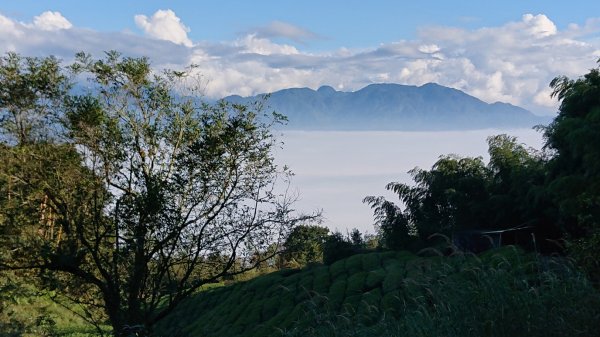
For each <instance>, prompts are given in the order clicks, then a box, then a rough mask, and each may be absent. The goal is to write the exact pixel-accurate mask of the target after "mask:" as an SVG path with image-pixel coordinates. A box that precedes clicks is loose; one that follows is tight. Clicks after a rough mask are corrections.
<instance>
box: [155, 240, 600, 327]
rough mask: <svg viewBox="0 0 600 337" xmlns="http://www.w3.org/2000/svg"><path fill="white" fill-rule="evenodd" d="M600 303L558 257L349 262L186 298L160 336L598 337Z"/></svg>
mask: <svg viewBox="0 0 600 337" xmlns="http://www.w3.org/2000/svg"><path fill="white" fill-rule="evenodd" d="M598 315H600V296H599V294H598V292H597V291H596V290H594V289H593V288H592V287H591V286H590V285H589V283H588V282H587V281H586V280H585V279H584V278H582V277H581V276H580V274H578V273H575V272H573V271H572V270H571V269H570V268H568V267H567V266H566V265H565V264H563V263H562V262H560V261H558V260H551V259H544V260H538V259H537V258H535V257H534V256H533V255H524V254H522V253H520V252H517V251H516V250H514V249H512V248H510V247H508V248H504V249H503V250H497V251H491V252H488V253H486V254H485V255H483V256H481V257H480V258H478V257H474V256H456V257H417V256H414V255H412V254H410V253H407V252H385V253H370V254H361V255H355V256H352V257H350V258H348V259H345V260H341V261H338V262H336V263H334V264H332V265H331V266H313V267H310V268H307V269H304V270H284V271H280V272H276V273H273V274H269V275H265V276H262V277H258V278H256V279H254V280H251V281H248V282H245V283H239V284H235V285H232V286H227V287H222V288H216V289H212V290H209V291H205V292H203V293H200V294H198V295H197V296H195V297H193V298H192V299H190V300H188V301H187V302H185V303H184V304H182V306H181V307H180V308H179V309H178V310H177V311H176V312H175V313H174V314H173V315H172V316H171V317H169V318H168V319H167V320H166V321H164V322H162V324H161V325H160V326H159V329H158V332H159V333H160V334H161V335H164V336H396V335H402V336H511V337H513V336H524V335H527V336H544V337H549V336H567V335H569V336H575V335H580V336H598V335H599V332H598V330H597V329H596V322H597V318H598Z"/></svg>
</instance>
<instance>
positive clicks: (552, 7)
mask: <svg viewBox="0 0 600 337" xmlns="http://www.w3.org/2000/svg"><path fill="white" fill-rule="evenodd" d="M167 8H168V9H171V10H173V11H174V12H175V13H176V14H177V16H178V17H179V18H180V19H181V20H182V21H183V22H184V23H185V25H186V26H188V27H189V28H190V32H189V34H188V36H189V37H190V38H191V39H192V40H211V41H225V40H232V39H234V38H236V37H238V36H239V35H240V34H243V33H245V32H248V31H251V30H252V29H253V28H255V27H260V26H264V25H267V24H269V23H270V22H273V21H282V22H287V23H290V24H293V25H296V26H298V27H302V28H304V29H306V30H309V31H312V32H314V33H315V34H316V35H317V36H318V37H319V38H317V39H315V40H311V41H306V42H305V45H304V47H305V49H307V50H326V49H331V48H339V47H346V48H368V47H373V46H376V45H378V44H380V43H388V42H393V41H397V40H400V39H413V38H415V36H416V34H417V31H418V29H419V28H421V27H427V26H432V25H441V26H453V27H464V28H471V29H473V28H480V27H488V26H498V25H501V24H503V23H506V22H508V21H513V20H516V19H518V18H520V17H521V16H522V15H523V14H525V13H532V14H540V13H542V14H545V15H546V16H548V17H550V18H551V19H552V21H553V22H554V23H555V24H556V26H557V27H558V28H559V29H564V28H566V27H567V26H568V25H569V24H571V23H582V22H583V21H584V20H586V19H588V18H591V17H593V16H594V15H596V16H600V2H599V1H578V2H577V3H576V5H574V4H573V3H571V2H567V1H494V2H492V1H480V0H475V1H474V0H468V1H447V0H437V1H392V0H387V1H381V0H371V1H362V0H359V1H357V0H345V1H341V0H334V1H322V0H320V1H315V0H304V1H287V2H286V1H281V0H279V1H274V0H262V1H247V0H237V1H181V0H180V1H156V0H145V1H122V0H121V1H114V0H105V1H96V2H91V1H80V0H61V1H56V0H53V1H50V0H18V1H6V2H3V3H2V4H0V13H3V14H4V15H7V16H9V17H12V18H14V19H17V20H19V21H30V20H31V18H33V17H34V16H36V15H39V14H40V13H42V12H44V11H58V12H60V13H61V14H62V15H63V16H65V17H66V18H67V19H68V20H69V21H70V22H71V23H73V25H75V26H78V27H86V28H91V29H94V30H99V31H120V30H131V31H135V32H140V29H139V28H138V27H137V26H136V24H135V22H134V20H133V17H134V16H135V15H137V14H145V15H148V16H149V15H152V13H154V12H156V10H158V9H167Z"/></svg>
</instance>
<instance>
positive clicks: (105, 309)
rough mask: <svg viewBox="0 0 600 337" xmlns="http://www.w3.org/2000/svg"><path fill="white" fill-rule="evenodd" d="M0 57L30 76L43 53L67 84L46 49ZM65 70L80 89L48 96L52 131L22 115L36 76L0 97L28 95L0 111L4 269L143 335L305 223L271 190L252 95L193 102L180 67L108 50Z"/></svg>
mask: <svg viewBox="0 0 600 337" xmlns="http://www.w3.org/2000/svg"><path fill="white" fill-rule="evenodd" d="M8 59H9V60H11V63H7V64H8V65H10V66H11V67H12V68H15V69H17V70H19V69H23V68H25V69H28V70H26V72H28V73H31V74H36V73H37V72H39V71H40V68H41V67H42V66H43V65H44V64H46V62H51V63H53V64H54V65H57V66H56V67H54V68H53V73H52V75H53V76H54V77H49V78H51V79H52V78H53V79H54V80H50V81H49V83H50V87H51V88H53V87H54V86H55V85H56V86H57V87H59V88H62V87H64V86H65V85H67V86H66V87H68V81H67V80H66V79H67V76H65V75H64V74H65V71H64V70H63V69H62V68H60V67H59V66H58V62H57V61H56V60H54V59H52V58H47V59H24V61H23V59H21V58H20V57H19V56H17V55H9V56H8ZM30 60H33V62H32V61H30ZM30 64H31V65H32V66H31V67H29V68H27V66H28V65H30ZM7 69H8V70H10V67H7V66H6V64H2V71H8V70H7ZM70 71H71V72H70V73H71V74H73V75H74V76H77V78H78V79H79V80H80V81H86V82H83V83H87V84H86V85H81V86H80V87H79V89H78V91H79V94H78V95H68V94H67V93H66V92H56V93H57V94H56V96H51V95H50V96H51V97H50V98H52V100H53V101H56V102H59V103H60V104H59V105H58V106H59V108H58V109H54V110H53V111H54V113H53V114H52V117H53V120H57V121H60V124H59V125H58V127H54V128H51V126H52V124H51V123H37V122H36V123H35V124H34V123H32V121H37V120H38V119H37V117H36V116H38V115H43V113H40V111H41V112H45V111H49V110H47V109H42V108H43V107H44V105H46V104H47V103H46V99H45V98H46V96H48V95H46V94H45V91H41V90H39V89H36V85H38V83H39V82H37V81H36V80H35V79H31V78H30V79H25V80H23V81H22V83H20V84H19V85H18V86H14V89H13V87H10V86H8V87H4V83H2V86H0V87H3V88H6V89H5V91H6V92H8V94H4V93H3V95H4V96H3V101H2V103H4V102H5V101H4V97H17V96H19V95H20V94H19V93H20V92H21V91H23V90H25V92H27V90H30V91H35V92H36V93H37V95H31V99H30V100H28V101H24V102H17V103H15V105H16V106H18V108H14V107H12V106H10V105H6V104H3V105H2V106H1V107H0V108H1V109H2V110H1V111H2V115H3V116H19V118H16V119H14V120H15V123H12V122H11V123H8V122H7V123H4V124H3V128H2V131H3V138H2V144H1V145H0V146H1V150H2V152H1V155H2V157H3V159H5V161H4V163H6V164H3V165H2V166H1V168H0V182H1V184H2V185H1V187H2V197H1V198H0V202H1V203H2V208H1V210H0V222H1V225H2V228H3V232H2V235H3V239H2V240H3V244H5V246H4V247H3V250H2V256H1V260H0V266H1V267H2V268H3V269H28V270H29V269H35V270H39V271H41V274H40V275H42V276H43V278H44V280H45V281H46V283H47V284H53V285H55V286H56V287H57V288H59V289H61V290H63V294H65V295H66V296H71V297H72V298H74V299H75V298H76V301H78V302H80V303H81V304H83V305H84V308H86V309H87V311H86V312H87V313H88V314H89V317H90V318H91V319H93V318H97V316H95V314H97V313H99V312H100V313H103V314H105V315H106V317H108V319H109V321H110V324H111V325H112V327H113V334H114V335H115V336H129V335H137V336H144V335H149V334H151V330H152V326H153V325H154V324H155V323H156V322H158V321H159V320H161V319H162V318H164V317H165V316H167V315H168V314H169V313H170V312H171V311H172V310H173V309H174V308H175V307H176V306H177V305H178V304H179V303H180V302H181V301H182V300H184V299H185V298H187V297H188V296H190V295H191V294H192V293H194V292H195V291H196V290H197V289H198V288H199V287H200V286H202V285H203V284H206V283H207V282H214V281H216V280H218V279H219V278H221V277H224V276H230V275H232V274H236V273H241V272H244V271H245V270H248V269H251V268H253V267H255V266H256V265H258V264H260V263H261V262H262V260H264V259H268V258H270V257H271V256H269V254H257V252H265V251H273V252H274V251H276V250H272V249H271V250H267V248H268V247H270V246H271V247H272V245H273V244H274V243H275V244H277V242H280V241H281V240H283V239H284V238H286V237H287V234H288V232H289V231H290V229H291V228H292V226H293V225H294V224H295V223H296V221H299V220H303V221H305V220H306V218H310V216H299V217H294V216H293V215H292V211H291V209H290V207H289V206H290V204H291V202H292V200H291V199H290V198H289V197H288V196H286V195H285V194H282V193H278V190H277V189H276V188H275V183H276V182H277V181H278V180H281V178H285V177H284V176H283V175H282V173H285V172H282V171H279V170H278V168H277V166H276V165H275V164H274V162H273V157H272V154H271V150H272V148H273V146H275V144H276V141H275V139H274V138H273V136H272V134H271V132H270V127H271V126H272V125H273V123H277V122H278V121H279V117H278V116H277V115H267V114H263V113H262V112H261V111H262V110H261V106H260V104H257V105H256V106H242V105H230V104H227V103H225V102H220V103H217V104H215V105H207V104H203V103H201V102H200V101H199V99H198V94H199V92H198V91H197V89H198V88H197V87H196V86H194V83H195V82H194V78H193V77H190V76H188V73H187V72H185V71H182V72H177V71H168V70H167V71H164V72H156V71H153V70H152V68H151V66H150V63H149V61H148V60H147V59H145V58H126V57H125V58H123V57H121V56H120V55H119V54H118V53H115V52H110V53H107V56H106V57H105V58H104V59H92V58H91V57H90V56H89V55H86V54H83V53H82V54H78V55H77V61H76V62H75V63H74V64H73V65H72V66H71V67H70ZM3 81H7V80H6V79H3ZM56 81H58V82H56ZM61 81H62V82H61ZM63 82H64V83H63ZM80 83H82V82H80ZM58 84H60V85H58ZM47 87H48V85H47V84H46V85H42V88H43V89H46V88H47ZM23 88H25V89H23ZM82 88H83V89H82ZM19 90H21V91H19ZM36 90H37V91H36ZM82 92H83V93H82ZM54 93H55V92H54V91H51V94H52V95H54ZM11 95H12V96H11ZM56 102H54V103H56ZM54 103H53V107H54V106H55V105H54ZM19 109H21V110H19ZM14 111H19V113H16V114H15V113H14ZM4 120H7V119H6V118H5V119H4ZM15 125H16V126H15ZM20 125H25V126H26V127H21V126H20ZM23 130H25V131H23ZM34 135H40V136H39V137H38V136H35V137H34ZM42 135H44V136H43V137H42ZM45 135H53V136H52V137H48V136H45ZM282 190H283V191H284V190H285V189H282ZM24 224H26V225H27V226H23V225H24ZM26 228H27V229H28V230H25V229H26ZM4 234H10V235H4ZM256 256H261V259H256ZM96 308H100V309H101V310H96Z"/></svg>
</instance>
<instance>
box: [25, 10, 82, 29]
mask: <svg viewBox="0 0 600 337" xmlns="http://www.w3.org/2000/svg"><path fill="white" fill-rule="evenodd" d="M33 26H34V27H36V28H39V29H41V30H50V31H51V30H60V29H69V28H71V27H73V25H72V24H71V22H69V20H67V19H66V18H65V17H64V16H62V14H60V13H59V12H52V11H47V12H44V13H42V14H40V15H38V16H36V17H34V18H33Z"/></svg>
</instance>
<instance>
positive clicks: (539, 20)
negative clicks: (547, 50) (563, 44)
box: [523, 14, 556, 37]
mask: <svg viewBox="0 0 600 337" xmlns="http://www.w3.org/2000/svg"><path fill="white" fill-rule="evenodd" d="M523 23H525V24H526V25H527V26H528V27H527V28H528V32H529V33H530V34H532V35H534V36H540V37H544V36H550V35H555V34H556V25H554V22H552V21H550V19H548V17H547V16H545V15H543V14H538V15H532V14H525V15H523Z"/></svg>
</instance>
